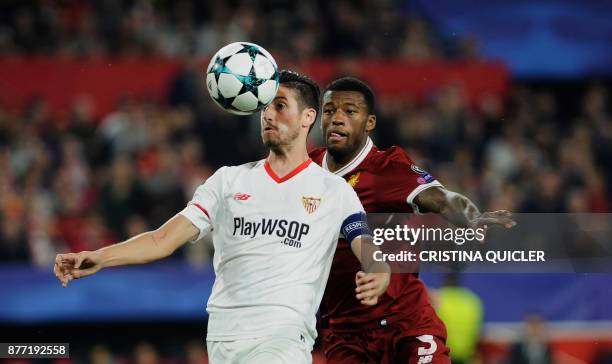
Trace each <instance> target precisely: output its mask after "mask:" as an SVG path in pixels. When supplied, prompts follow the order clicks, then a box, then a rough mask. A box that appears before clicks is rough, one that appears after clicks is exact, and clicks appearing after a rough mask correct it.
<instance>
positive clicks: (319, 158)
mask: <svg viewBox="0 0 612 364" xmlns="http://www.w3.org/2000/svg"><path fill="white" fill-rule="evenodd" d="M326 150H327V149H326V148H316V149H313V150H311V151H310V153H308V156H309V157H310V159H312V160H313V161H314V162H315V163H316V164H318V165H321V163H323V156H324V155H325V151H326Z"/></svg>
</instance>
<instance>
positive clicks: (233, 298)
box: [181, 160, 363, 344]
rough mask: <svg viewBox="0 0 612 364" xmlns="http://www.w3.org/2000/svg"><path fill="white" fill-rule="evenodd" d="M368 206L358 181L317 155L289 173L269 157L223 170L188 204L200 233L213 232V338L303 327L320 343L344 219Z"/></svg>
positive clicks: (309, 337)
mask: <svg viewBox="0 0 612 364" xmlns="http://www.w3.org/2000/svg"><path fill="white" fill-rule="evenodd" d="M360 213H363V207H362V206H361V203H360V202H359V198H358V197H357V195H356V193H355V192H354V190H353V189H352V188H351V187H350V185H349V184H348V183H346V181H345V180H344V179H342V178H341V177H338V176H335V175H333V174H332V173H329V172H327V171H325V170H323V169H322V168H321V167H319V166H318V165H317V164H316V163H311V160H308V161H306V162H304V163H303V164H302V165H300V166H299V167H298V168H296V169H295V170H294V171H293V172H291V173H290V174H289V175H287V176H285V177H283V178H279V177H278V176H276V174H275V173H274V171H272V169H271V168H270V166H269V164H268V162H267V160H261V161H258V162H252V163H247V164H244V165H241V166H236V167H223V168H220V169H219V170H217V172H215V174H214V175H212V176H211V177H210V178H209V179H208V180H206V182H205V183H204V184H202V185H201V186H200V187H198V189H197V190H196V192H195V195H194V197H193V199H192V200H191V202H190V203H189V204H188V206H187V207H186V208H185V209H184V210H183V211H182V212H181V214H182V215H184V216H185V217H187V218H188V219H189V220H191V222H192V223H193V224H194V225H195V226H196V227H197V228H198V229H199V230H200V236H199V237H198V239H199V238H201V237H202V236H204V235H205V234H207V233H208V232H209V231H211V230H212V233H213V243H214V247H215V253H214V258H213V265H214V269H215V273H216V279H215V283H214V286H213V289H212V293H211V296H210V299H209V300H208V313H209V320H208V340H210V341H233V340H238V339H249V338H260V337H264V336H267V335H274V334H278V333H283V332H284V333H287V332H296V333H297V335H300V336H301V335H304V337H301V340H302V341H304V342H306V341H307V342H308V343H310V344H312V343H313V342H314V339H315V338H316V329H315V323H316V318H315V314H316V312H317V309H318V306H319V304H320V302H321V298H322V296H323V291H324V289H325V284H326V283H327V277H328V275H329V270H330V267H331V262H332V257H333V255H334V251H335V249H336V243H337V241H338V236H339V234H340V232H341V231H340V230H341V226H342V225H343V223H344V224H346V222H345V220H347V218H348V217H354V216H355V214H360ZM353 226H354V224H353Z"/></svg>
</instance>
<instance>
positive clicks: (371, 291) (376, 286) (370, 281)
mask: <svg viewBox="0 0 612 364" xmlns="http://www.w3.org/2000/svg"><path fill="white" fill-rule="evenodd" d="M390 278H391V274H389V273H365V272H362V271H359V272H357V274H356V275H355V283H356V284H357V288H355V292H357V296H356V297H357V299H358V300H359V301H360V302H361V304H362V305H366V306H374V305H375V304H377V303H378V297H379V296H382V295H383V293H385V291H386V290H387V286H389V279H390Z"/></svg>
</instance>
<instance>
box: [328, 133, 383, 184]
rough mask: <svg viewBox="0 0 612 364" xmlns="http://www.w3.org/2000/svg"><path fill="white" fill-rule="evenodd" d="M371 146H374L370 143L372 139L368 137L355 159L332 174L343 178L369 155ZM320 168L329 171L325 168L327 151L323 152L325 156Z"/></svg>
mask: <svg viewBox="0 0 612 364" xmlns="http://www.w3.org/2000/svg"><path fill="white" fill-rule="evenodd" d="M373 146H374V142H373V141H372V139H370V137H368V140H367V141H366V143H365V145H364V146H363V149H361V151H360V152H359V153H357V155H356V156H355V158H353V160H352V161H350V162H348V163H347V164H346V165H345V166H344V167H342V168H340V169H339V170H337V171H335V172H333V173H334V174H336V175H338V176H340V177H344V176H345V175H346V174H348V173H349V172H351V171H352V170H353V169H355V168H357V166H358V165H360V164H361V162H363V160H364V159H365V158H366V157H367V156H368V154H370V151H371V150H372V147H373ZM321 166H322V167H323V169H325V170H326V171H329V169H328V168H327V150H325V154H324V155H323V162H322V163H321Z"/></svg>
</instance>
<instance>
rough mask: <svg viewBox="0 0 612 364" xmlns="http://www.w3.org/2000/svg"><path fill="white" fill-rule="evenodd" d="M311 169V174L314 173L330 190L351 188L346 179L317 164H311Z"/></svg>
mask: <svg viewBox="0 0 612 364" xmlns="http://www.w3.org/2000/svg"><path fill="white" fill-rule="evenodd" d="M313 162H314V160H313ZM310 168H311V169H312V172H311V173H313V174H314V175H315V176H316V178H317V179H320V180H321V181H323V183H324V184H325V185H326V186H327V187H328V188H332V189H337V188H344V187H345V185H346V186H349V184H348V183H346V180H345V179H344V178H342V177H340V176H338V175H336V174H334V173H332V172H330V171H328V170H325V169H323V167H321V166H320V165H318V164H316V163H311V167H310Z"/></svg>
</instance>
